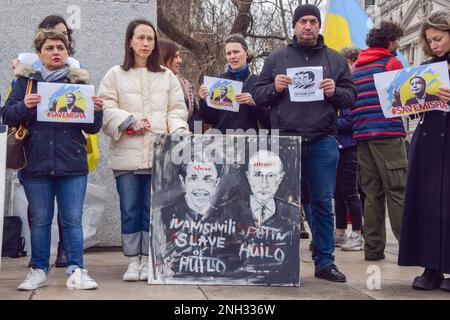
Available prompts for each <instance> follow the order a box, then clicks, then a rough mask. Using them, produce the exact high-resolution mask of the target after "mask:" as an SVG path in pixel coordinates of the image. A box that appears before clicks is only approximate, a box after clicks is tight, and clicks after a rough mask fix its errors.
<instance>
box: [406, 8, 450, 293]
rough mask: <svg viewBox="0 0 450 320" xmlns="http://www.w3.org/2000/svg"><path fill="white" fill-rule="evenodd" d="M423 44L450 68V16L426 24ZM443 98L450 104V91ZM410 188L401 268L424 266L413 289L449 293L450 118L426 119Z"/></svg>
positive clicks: (415, 145)
mask: <svg viewBox="0 0 450 320" xmlns="http://www.w3.org/2000/svg"><path fill="white" fill-rule="evenodd" d="M421 43H422V46H423V49H424V51H425V53H426V54H427V55H429V56H432V57H433V59H431V60H430V61H427V62H425V63H424V64H430V63H435V62H441V61H445V62H447V63H450V15H449V13H448V11H444V10H443V11H437V12H435V13H433V14H431V15H430V16H429V17H428V18H427V19H426V20H425V22H424V23H423V24H422V30H421ZM438 96H439V98H441V99H442V100H443V101H444V102H446V103H447V104H449V105H450V88H440V90H439V92H438ZM407 181H408V184H407V186H406V196H405V209H404V214H403V224H402V229H401V239H400V251H399V265H401V266H421V267H424V268H425V271H424V273H423V274H422V275H421V276H419V277H416V278H415V279H414V281H413V284H412V286H413V288H414V289H421V290H435V289H438V288H439V287H440V288H441V289H442V290H445V291H450V278H447V279H445V280H444V275H443V274H445V273H447V274H450V197H449V195H450V114H448V113H447V112H441V111H432V112H426V113H422V114H421V120H420V123H419V125H418V126H417V129H416V131H415V132H414V136H413V138H412V141H411V146H410V157H409V168H408V180H407Z"/></svg>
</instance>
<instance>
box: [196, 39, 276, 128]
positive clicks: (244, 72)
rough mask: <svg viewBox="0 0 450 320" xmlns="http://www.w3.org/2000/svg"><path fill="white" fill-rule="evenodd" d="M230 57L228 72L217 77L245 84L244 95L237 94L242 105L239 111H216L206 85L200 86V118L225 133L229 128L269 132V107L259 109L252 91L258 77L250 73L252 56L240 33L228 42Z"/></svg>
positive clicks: (227, 50)
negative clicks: (207, 98) (209, 104)
mask: <svg viewBox="0 0 450 320" xmlns="http://www.w3.org/2000/svg"><path fill="white" fill-rule="evenodd" d="M225 52H226V58H227V62H228V65H227V71H226V72H225V73H224V74H221V75H219V76H218V78H222V79H229V80H234V81H240V82H243V83H244V84H243V89H242V93H241V94H237V95H236V101H237V102H238V103H239V104H240V106H239V112H231V111H224V110H217V109H212V108H210V107H208V105H207V104H206V100H205V99H206V97H208V96H210V92H209V90H208V88H207V87H206V86H205V85H202V86H201V87H200V91H199V96H200V98H201V100H200V115H201V118H202V120H203V121H204V122H205V123H207V124H210V125H212V127H213V128H214V129H218V130H220V131H221V132H222V133H226V130H227V129H230V130H238V129H242V130H244V131H247V130H249V129H254V130H256V131H257V130H258V129H259V128H265V129H269V123H270V121H269V116H268V112H267V111H266V110H267V109H266V108H262V107H261V108H260V106H257V105H256V103H255V101H254V100H253V96H252V92H253V88H254V85H255V83H256V82H257V80H258V77H257V76H256V75H254V74H251V72H250V69H249V65H248V64H249V63H250V61H251V60H252V58H253V56H252V54H251V53H250V51H249V49H248V46H247V43H246V42H245V39H244V37H243V36H242V35H240V34H233V35H231V36H229V37H228V38H227V39H226V40H225Z"/></svg>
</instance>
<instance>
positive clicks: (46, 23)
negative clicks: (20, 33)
mask: <svg viewBox="0 0 450 320" xmlns="http://www.w3.org/2000/svg"><path fill="white" fill-rule="evenodd" d="M60 23H62V24H64V25H65V26H66V29H67V38H68V39H69V43H68V47H67V51H68V53H69V56H73V55H74V54H75V50H74V44H73V42H74V41H73V38H72V34H73V30H72V29H70V28H69V26H68V25H67V22H66V20H65V19H64V18H63V17H61V16H58V15H50V16H47V17H45V18H44V20H42V21H41V23H39V26H38V29H47V30H48V29H54V28H55V27H56V26H57V25H58V24H60Z"/></svg>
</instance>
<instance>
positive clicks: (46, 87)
mask: <svg viewBox="0 0 450 320" xmlns="http://www.w3.org/2000/svg"><path fill="white" fill-rule="evenodd" d="M37 90H38V94H39V95H40V96H41V102H40V103H39V104H38V106H37V121H46V122H65V123H94V102H93V100H92V97H93V96H94V86H92V85H82V84H67V83H48V82H38V89H37Z"/></svg>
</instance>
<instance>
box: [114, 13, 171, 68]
mask: <svg viewBox="0 0 450 320" xmlns="http://www.w3.org/2000/svg"><path fill="white" fill-rule="evenodd" d="M141 24H143V25H146V26H149V27H150V28H152V29H153V32H154V33H155V48H154V49H153V52H152V53H151V55H150V57H149V58H148V59H147V70H148V71H151V72H164V69H163V68H162V67H161V64H160V58H159V46H158V35H157V33H156V29H155V27H154V26H153V25H152V23H151V22H150V21H148V20H143V19H138V20H133V21H131V22H130V23H129V24H128V27H127V33H126V35H125V58H124V60H123V64H122V69H123V70H125V71H129V70H130V69H131V68H134V65H135V63H136V61H135V59H134V51H133V48H131V46H130V44H131V39H132V38H133V36H134V30H135V29H136V28H137V27H138V26H139V25H141Z"/></svg>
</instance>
